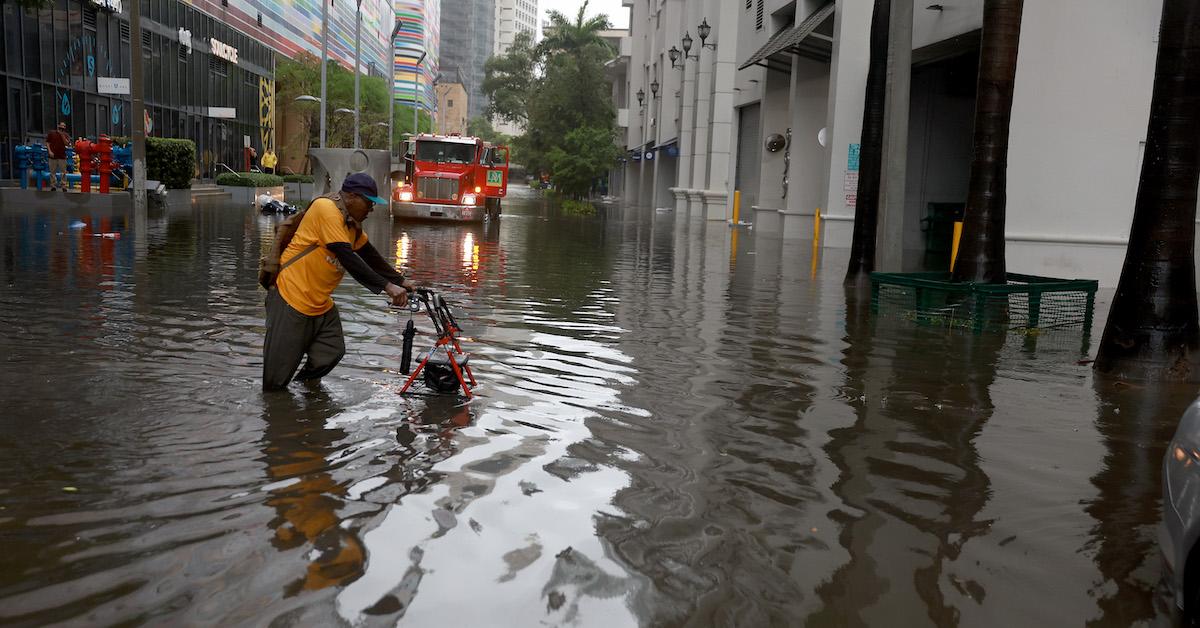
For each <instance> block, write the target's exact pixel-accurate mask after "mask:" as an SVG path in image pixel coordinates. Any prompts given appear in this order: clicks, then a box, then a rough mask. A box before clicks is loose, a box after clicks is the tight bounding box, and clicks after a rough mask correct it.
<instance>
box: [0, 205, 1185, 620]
mask: <svg viewBox="0 0 1200 628" xmlns="http://www.w3.org/2000/svg"><path fill="white" fill-rule="evenodd" d="M77 219H82V220H83V221H85V222H86V223H87V225H88V226H87V227H85V228H82V229H73V228H71V223H72V222H74V221H75V220H77ZM273 222H274V220H273V219H270V218H262V217H259V216H257V215H255V214H253V213H252V212H250V211H248V210H246V209H244V208H242V207H237V206H199V205H198V206H196V207H195V208H191V207H188V208H182V209H168V210H161V211H157V212H152V213H151V215H150V216H149V217H148V219H146V220H145V221H144V224H142V221H138V220H134V219H132V218H131V217H128V216H125V215H123V214H118V215H99V214H98V215H76V214H70V213H68V212H66V210H63V211H55V212H35V211H32V210H27V209H22V208H11V207H6V208H3V209H0V229H2V230H3V231H2V233H0V236H2V237H0V241H2V246H3V260H2V264H3V283H2V284H0V289H2V290H3V306H2V307H0V328H2V329H3V330H4V333H3V334H2V335H0V355H2V356H3V368H2V369H0V391H2V392H0V403H2V406H3V411H2V412H3V417H4V418H3V420H2V422H0V477H2V478H4V479H5V480H4V482H2V483H0V544H2V547H3V549H2V550H0V623H5V624H15V625H43V624H47V623H53V622H68V623H78V624H118V623H119V624H143V623H144V624H156V625H198V624H209V625H221V626H230V625H241V624H254V625H265V624H272V623H278V624H281V625H287V624H291V625H335V624H338V623H347V624H365V625H379V624H385V625H386V624H393V623H397V622H401V623H404V624H409V625H417V626H425V625H439V626H466V625H512V626H528V625H537V624H549V625H563V624H573V625H585V626H619V625H639V624H640V625H678V624H685V623H690V624H692V625H738V626H765V625H813V626H842V625H848V626H857V625H872V626H920V625H939V626H951V625H962V626H1013V625H1029V626H1074V625H1081V624H1090V625H1100V626H1124V625H1130V624H1134V623H1154V624H1165V623H1169V622H1170V618H1169V617H1168V616H1167V611H1166V608H1167V606H1168V605H1167V603H1166V602H1164V601H1163V597H1162V595H1161V593H1160V592H1159V591H1156V586H1157V583H1158V579H1159V574H1160V567H1159V562H1158V561H1159V559H1158V555H1157V546H1156V543H1155V540H1154V526H1155V525H1156V523H1157V521H1158V510H1159V490H1160V489H1159V462H1160V460H1161V457H1162V453H1163V448H1164V445H1165V443H1166V441H1167V438H1168V437H1169V434H1170V432H1171V430H1172V429H1173V426H1174V421H1175V419H1176V417H1177V416H1178V414H1179V413H1180V411H1181V410H1182V408H1183V407H1184V406H1185V405H1186V403H1187V402H1188V401H1189V400H1190V399H1189V396H1190V393H1191V391H1187V390H1184V391H1160V390H1146V389H1141V388H1135V387H1126V388H1115V387H1112V386H1110V385H1106V384H1103V383H1097V382H1094V381H1093V378H1092V373H1091V370H1090V368H1088V367H1087V366H1085V365H1083V366H1081V365H1079V364H1077V361H1078V360H1079V359H1080V358H1081V357H1082V356H1085V355H1087V354H1088V353H1089V352H1090V351H1092V349H1091V348H1090V347H1088V346H1087V345H1086V341H1084V340H1083V339H1082V338H1081V334H1079V333H1077V332H1076V333H1066V334H1047V335H1044V336H1040V337H1036V338H1027V337H1023V336H1008V337H987V336H984V337H976V336H970V335H962V334H949V335H948V334H946V333H945V332H942V331H940V330H934V329H928V328H919V327H915V326H913V324H912V323H909V322H906V321H904V320H902V319H895V318H882V319H880V318H872V317H871V315H870V312H869V307H868V306H867V305H866V304H863V303H859V302H857V301H856V300H854V299H853V297H852V295H851V296H850V297H849V298H848V296H847V295H846V294H845V293H844V291H843V289H842V288H841V285H840V280H841V277H842V273H843V271H844V268H845V258H844V255H841V254H838V253H836V252H830V253H829V254H828V255H827V256H826V258H825V259H824V260H822V264H821V267H820V268H819V269H818V271H817V272H816V274H815V277H814V276H813V275H812V271H811V268H810V258H809V248H808V243H804V242H801V243H795V244H793V243H783V242H780V241H778V240H770V239H765V238H759V239H756V238H755V237H754V236H753V235H751V234H746V233H743V234H742V235H740V236H739V238H740V240H739V241H738V242H737V243H736V250H733V251H731V248H733V243H731V241H730V234H729V230H728V229H727V228H726V227H725V226H723V225H705V224H704V223H702V222H689V221H687V220H686V219H683V218H680V217H676V216H673V215H672V214H670V213H657V214H652V215H647V214H646V213H645V212H644V211H640V212H639V211H635V210H621V209H614V210H611V211H609V212H605V213H604V214H603V215H602V217H600V218H595V219H582V218H570V217H565V218H564V217H560V216H558V215H557V214H556V212H555V211H554V210H553V209H550V208H546V207H544V206H542V205H541V204H539V203H538V202H530V203H528V204H526V205H524V206H518V205H517V204H510V206H509V207H508V208H507V209H506V215H505V217H504V218H503V220H502V223H501V224H500V225H499V226H498V227H496V226H489V227H481V226H470V227H468V226H449V225H402V224H399V223H397V224H394V225H393V224H389V223H388V221H387V220H386V218H384V217H383V216H382V215H376V216H375V217H373V218H372V219H371V220H370V221H369V224H368V233H369V235H370V237H371V239H372V240H373V241H374V242H375V243H376V246H377V247H378V248H380V249H381V250H382V251H385V252H386V253H387V254H389V255H390V256H392V257H393V258H398V259H399V261H400V262H402V263H404V264H406V265H407V266H408V267H409V268H411V269H412V273H413V275H415V277H416V278H417V279H419V280H427V281H430V282H433V283H434V284H435V286H436V287H437V288H438V289H440V290H442V291H443V292H444V293H445V294H447V296H448V297H450V299H451V300H452V302H454V303H456V304H457V305H458V306H460V308H461V310H460V311H461V313H462V317H461V319H462V323H463V325H464V327H466V329H467V332H468V335H470V336H471V338H472V341H471V342H469V343H468V348H469V350H471V351H472V352H473V353H474V356H475V357H474V360H475V361H474V362H473V363H474V366H475V373H476V376H477V377H478V378H479V379H480V381H481V382H482V387H481V388H480V395H479V397H478V398H477V399H476V400H475V401H474V402H472V403H470V404H468V405H458V404H457V402H456V401H454V400H453V399H438V398H416V399H402V398H399V397H398V396H397V395H396V391H397V390H398V388H399V384H400V376H399V375H398V373H397V372H396V371H397V368H398V358H399V345H400V335H399V334H400V331H401V325H402V322H403V321H404V320H406V317H405V316H403V315H398V314H396V313H394V312H392V311H389V310H388V309H387V308H385V307H383V302H382V300H381V299H380V298H379V297H374V296H371V295H369V294H368V293H366V292H365V291H364V290H362V289H361V288H359V287H358V286H357V285H355V284H354V283H353V282H352V281H351V280H349V279H347V280H346V281H345V282H344V285H343V286H342V288H341V289H340V290H339V293H338V303H339V305H340V307H341V311H342V317H343V322H344V324H345V329H346V333H347V337H348V339H347V340H348V354H347V356H346V359H345V361H344V362H343V363H342V365H341V366H340V367H339V368H338V369H337V370H335V371H334V373H333V374H332V375H330V376H329V377H328V378H326V380H325V382H324V384H323V385H322V387H321V388H320V389H319V390H309V389H304V388H301V387H297V388H295V389H294V390H293V391H292V393H291V394H282V395H269V396H264V395H263V394H262V393H261V392H260V391H259V380H258V377H259V373H260V371H259V369H260V368H261V366H260V350H261V349H260V347H261V341H262V331H263V324H262V297H263V293H262V292H261V291H260V290H259V289H258V288H257V286H256V284H255V271H256V264H257V259H258V255H259V250H260V248H261V246H262V245H263V243H264V242H267V241H269V238H270V235H269V234H270V227H271V225H272V224H273ZM96 231H119V232H121V234H122V237H121V238H120V239H119V240H113V239H104V238H97V237H93V232H96ZM1102 296H1103V295H1102ZM1106 301H1107V299H1106V298H1102V299H1101V307H1103V306H1104V303H1105V302H1106ZM1097 321H1098V325H1099V324H1102V321H1103V315H1099V316H1097ZM418 326H419V327H421V328H423V330H424V331H428V330H429V329H430V326H429V324H428V323H427V322H423V321H422V320H420V319H418Z"/></svg>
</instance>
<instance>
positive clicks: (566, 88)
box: [484, 2, 617, 196]
mask: <svg viewBox="0 0 1200 628" xmlns="http://www.w3.org/2000/svg"><path fill="white" fill-rule="evenodd" d="M586 10H587V3H586V2H585V3H584V5H583V6H582V7H580V9H579V12H578V14H577V15H576V16H575V19H574V20H571V19H569V18H568V17H567V16H565V15H563V14H562V13H560V12H558V11H551V12H550V13H549V20H550V24H549V25H548V26H547V27H546V29H545V38H544V39H543V40H542V42H541V43H540V44H538V45H537V46H532V45H531V44H530V40H529V39H528V38H527V37H523V38H521V40H520V41H519V42H518V43H514V45H513V47H512V48H510V49H509V50H508V51H507V52H506V53H505V54H504V55H500V56H497V57H493V58H492V59H490V60H489V61H488V64H487V66H486V67H485V71H486V73H487V78H486V79H485V81H484V91H485V92H486V93H487V94H488V96H489V97H490V98H491V100H492V104H491V106H490V107H489V113H491V114H493V115H495V116H497V117H499V118H501V119H505V120H512V121H522V122H524V123H525V128H526V132H525V134H524V135H523V136H521V137H519V138H516V139H515V140H514V145H515V151H516V153H518V154H519V155H520V159H521V161H522V162H523V163H524V164H525V165H526V166H527V167H529V168H530V169H531V170H532V171H543V172H549V173H551V175H552V176H553V178H554V181H555V184H556V185H557V186H558V187H559V189H560V190H562V191H563V192H564V193H566V194H569V195H572V196H581V195H583V194H585V193H586V192H587V190H588V188H589V187H590V186H591V181H593V180H594V179H596V178H597V177H600V176H602V175H603V174H604V173H605V172H607V171H608V169H609V167H610V166H611V165H612V162H613V160H615V159H616V157H617V154H616V148H615V144H614V138H615V136H616V130H615V120H616V111H615V109H614V108H613V104H612V100H611V87H610V85H609V81H608V79H607V77H606V76H605V73H604V64H605V63H607V62H608V61H610V60H611V59H612V58H613V56H614V55H615V51H614V50H613V49H612V46H610V45H609V44H608V42H606V41H605V40H604V39H603V38H602V37H601V32H602V31H604V30H606V29H608V28H609V21H608V17H607V16H599V17H593V18H588V19H585V18H584V13H585V12H586ZM518 44H519V45H518ZM580 151H582V152H580Z"/></svg>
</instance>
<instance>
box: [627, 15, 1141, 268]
mask: <svg viewBox="0 0 1200 628" xmlns="http://www.w3.org/2000/svg"><path fill="white" fill-rule="evenodd" d="M624 5H625V6H627V7H630V9H631V10H632V19H631V21H630V24H631V25H632V28H631V33H630V36H629V39H628V45H626V44H624V43H623V44H622V52H623V53H627V60H626V61H624V62H622V63H624V67H625V68H626V69H625V71H624V77H625V89H624V90H620V89H616V88H614V90H613V93H614V98H617V101H616V102H617V107H618V109H619V113H618V116H619V122H622V123H623V131H624V138H625V147H626V149H627V150H628V155H627V157H626V161H625V163H624V164H622V170H623V172H622V175H623V177H624V181H623V195H624V197H625V200H626V201H627V202H631V203H638V204H641V205H644V206H654V207H661V206H668V205H673V206H674V207H675V209H676V211H677V212H678V213H679V214H680V215H681V216H691V217H702V218H705V219H708V220H714V221H727V220H730V218H731V216H732V206H733V197H734V194H733V192H734V191H735V190H736V191H739V192H740V198H741V203H740V219H741V220H743V221H749V222H753V223H754V224H755V230H756V231H758V232H759V233H760V235H761V234H763V233H769V234H779V235H780V236H781V237H783V238H810V237H811V234H812V226H813V214H814V213H815V210H816V209H817V208H820V209H821V213H822V217H823V219H824V220H823V221H822V224H823V238H822V244H823V245H824V246H828V247H848V246H849V245H850V236H851V232H852V226H853V220H854V211H855V200H856V199H855V192H856V189H857V188H856V181H857V176H858V173H857V169H858V144H859V140H860V136H861V132H862V115H863V100H864V90H865V84H866V74H867V63H868V52H869V51H868V45H869V29H870V21H871V10H872V3H870V2H867V1H865V0H863V1H858V0H855V1H850V0H724V1H722V0H625V1H624ZM1151 5H1152V6H1151ZM1151 5H1137V6H1133V5H1129V4H1128V3H1126V2H1121V1H1120V0H1091V1H1088V0H1060V1H1058V2H1053V3H1027V4H1026V6H1025V14H1024V19H1023V22H1022V31H1021V41H1020V56H1019V59H1018V67H1017V80H1016V87H1015V95H1014V102H1013V111H1012V128H1011V136H1010V148H1009V155H1008V163H1009V166H1008V173H1007V174H1008V206H1007V215H1008V219H1007V228H1006V239H1007V242H1008V245H1007V251H1008V264H1009V270H1010V271H1012V272H1024V273H1032V274H1042V275H1052V276H1060V277H1089V278H1096V279H1099V280H1100V281H1101V283H1102V285H1110V286H1111V285H1114V284H1115V282H1116V279H1117V276H1118V274H1119V271H1120V265H1121V262H1122V259H1123V256H1124V250H1125V243H1126V240H1127V238H1128V233H1129V227H1130V220H1131V217H1132V212H1133V203H1134V196H1135V194H1136V190H1137V183H1138V173H1139V165H1140V160H1141V151H1142V147H1143V144H1144V138H1145V133H1146V124H1147V119H1148V116H1149V105H1150V91H1151V85H1152V81H1153V74H1154V65H1155V56H1156V51H1157V49H1156V42H1155V39H1156V35H1157V29H1158V23H1159V17H1160V11H1161V7H1160V6H1159V5H1158V4H1157V3H1151ZM1081 15H1086V16H1087V18H1086V19H1081V17H1080V16H1081ZM982 16H983V0H945V1H944V2H941V3H939V4H930V3H926V2H912V3H908V2H899V3H897V4H896V5H895V7H894V9H893V32H898V33H900V35H893V41H894V42H895V41H901V40H902V39H903V38H904V37H906V36H908V35H909V34H910V33H911V46H897V47H895V48H894V49H893V58H894V59H896V60H898V61H897V62H899V63H902V64H904V65H908V66H910V68H911V71H910V72H907V73H894V76H896V77H898V78H897V80H894V81H893V82H892V83H891V84H890V85H889V94H888V96H889V97H888V110H887V119H888V121H889V124H888V130H887V133H886V138H887V141H886V146H885V155H884V159H885V167H884V190H883V199H882V200H881V212H880V229H879V234H880V235H879V258H878V259H879V263H878V268H879V269H880V270H899V269H906V270H907V269H916V268H922V267H925V268H936V267H939V266H944V265H945V264H946V260H945V254H944V251H945V250H946V249H948V247H949V243H948V241H946V240H947V239H948V238H949V237H950V236H949V233H950V231H949V230H948V225H949V221H950V220H952V217H953V216H954V215H955V212H961V206H962V205H963V204H964V202H965V200H966V192H967V185H968V179H969V166H970V157H971V142H972V129H973V124H974V103H975V89H976V87H975V82H976V73H977V65H978V54H979V35H980V27H981V25H982V21H983V17H982ZM702 23H707V25H709V27H711V32H709V33H708V36H707V37H706V38H705V40H704V42H703V43H704V44H708V46H702V42H701V38H700V36H699V35H700V32H699V31H700V26H701V24H702ZM685 34H686V35H689V36H690V39H691V40H692V42H691V46H690V47H689V48H688V49H687V51H686V52H684V51H683V49H684V35H685ZM672 48H675V49H676V50H678V51H679V54H678V58H677V60H676V61H675V62H674V63H672V60H671V56H672V53H671V49H672ZM905 57H908V58H907V59H906V58H905ZM639 92H641V93H642V94H644V96H643V99H642V104H639V102H638V100H637V94H638V93H639ZM768 140H771V141H768Z"/></svg>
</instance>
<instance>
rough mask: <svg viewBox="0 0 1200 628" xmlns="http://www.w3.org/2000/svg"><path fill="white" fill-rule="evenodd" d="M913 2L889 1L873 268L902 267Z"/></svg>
mask: <svg viewBox="0 0 1200 628" xmlns="http://www.w3.org/2000/svg"><path fill="white" fill-rule="evenodd" d="M912 25H913V3H911V2H893V3H892V13H891V23H890V24H889V26H888V68H887V105H886V107H885V109H884V114H883V116H884V117H883V125H884V126H883V171H882V172H881V173H880V190H879V236H878V241H877V244H876V252H875V269H876V270H879V271H882V272H900V271H901V270H903V267H904V200H905V199H904V185H905V179H906V177H907V174H908V173H907V169H906V167H907V163H908V108H909V87H910V84H911V82H912Z"/></svg>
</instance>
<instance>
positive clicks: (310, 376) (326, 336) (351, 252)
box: [263, 173, 414, 390]
mask: <svg viewBox="0 0 1200 628" xmlns="http://www.w3.org/2000/svg"><path fill="white" fill-rule="evenodd" d="M378 194H379V189H378V187H377V186H376V185H375V180H374V179H372V178H371V177H370V176H369V175H366V174H363V173H358V174H352V175H350V176H348V177H346V180H345V182H344V183H343V184H342V189H341V192H339V193H337V194H334V195H332V196H329V197H321V198H318V199H316V200H314V201H313V203H312V205H310V206H309V208H308V210H307V211H306V212H305V214H304V217H303V218H302V219H301V221H300V225H299V227H298V228H297V229H296V234H295V235H294V236H293V237H292V240H291V242H290V243H289V244H288V246H287V248H286V249H284V251H283V253H282V254H281V255H280V258H279V262H280V269H279V273H278V277H277V278H276V280H275V285H274V286H272V287H271V288H270V289H268V290H267V303H266V307H267V334H266V340H265V341H264V343H263V390H279V389H282V388H286V387H287V385H288V383H289V382H291V381H310V382H311V381H315V380H318V379H320V378H321V377H323V376H325V375H326V374H328V373H329V372H330V371H332V370H333V367H335V366H337V364H338V362H340V361H341V359H342V356H344V355H345V354H346V341H345V338H343V337H342V319H341V317H340V316H339V315H338V310H337V306H336V305H334V303H333V299H332V298H331V295H332V294H333V290H334V288H337V286H338V283H340V282H341V280H342V276H343V275H344V274H345V272H346V271H349V272H350V276H351V277H354V279H355V281H357V282H358V283H360V284H362V285H363V286H364V287H365V288H367V289H368V290H370V291H371V292H374V293H375V294H379V293H381V292H384V293H387V295H388V297H389V298H390V299H391V301H392V304H393V305H397V306H404V305H407V304H408V293H409V292H410V291H411V290H413V288H414V286H413V284H412V283H411V282H410V281H408V280H407V279H405V278H404V275H402V274H400V273H399V272H397V271H396V269H395V268H392V266H391V264H388V263H387V261H386V260H384V259H383V256H382V255H380V254H379V251H377V250H376V249H375V247H373V246H371V243H370V242H368V241H367V234H365V233H363V231H362V226H361V225H362V221H364V220H366V219H367V216H369V215H371V211H372V209H373V208H374V206H375V205H384V204H385V203H386V201H384V200H383V199H381V198H379V196H378ZM385 208H386V205H385ZM306 355H307V356H308V363H307V364H305V365H304V368H301V369H300V371H299V372H296V369H297V368H298V367H299V366H300V362H301V361H302V360H303V359H304V357H305V356H306Z"/></svg>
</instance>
